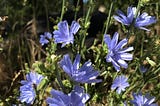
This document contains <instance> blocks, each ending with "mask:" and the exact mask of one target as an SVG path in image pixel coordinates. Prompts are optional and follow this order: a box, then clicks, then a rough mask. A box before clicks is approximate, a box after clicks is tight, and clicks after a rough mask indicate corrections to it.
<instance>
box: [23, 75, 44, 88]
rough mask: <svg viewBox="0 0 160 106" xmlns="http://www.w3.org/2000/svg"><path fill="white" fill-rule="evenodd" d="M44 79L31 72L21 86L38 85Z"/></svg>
mask: <svg viewBox="0 0 160 106" xmlns="http://www.w3.org/2000/svg"><path fill="white" fill-rule="evenodd" d="M43 78H44V77H43V76H42V75H40V74H38V73H36V72H30V73H28V74H27V75H26V80H22V81H21V84H23V85H29V84H31V85H33V84H35V85H38V84H39V83H40V82H41V81H42V79H43Z"/></svg>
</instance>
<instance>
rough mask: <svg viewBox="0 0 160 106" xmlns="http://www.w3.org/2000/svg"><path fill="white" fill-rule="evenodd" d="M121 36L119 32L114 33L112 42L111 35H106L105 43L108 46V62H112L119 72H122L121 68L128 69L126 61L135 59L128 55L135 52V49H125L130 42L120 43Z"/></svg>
mask: <svg viewBox="0 0 160 106" xmlns="http://www.w3.org/2000/svg"><path fill="white" fill-rule="evenodd" d="M118 37H119V34H118V33H117V32H115V33H114V36H113V38H112V40H111V38H110V36H109V35H106V34H105V35H104V41H105V43H106V44H107V46H108V54H107V56H106V61H107V62H112V64H113V66H114V68H115V69H116V70H117V71H120V66H121V67H123V68H127V67H128V64H127V63H126V62H125V60H127V61H129V60H132V59H133V55H132V54H129V53H126V52H129V51H132V50H133V47H127V48H123V47H124V46H125V45H126V44H127V42H128V40H127V39H123V40H121V41H120V42H119V43H118Z"/></svg>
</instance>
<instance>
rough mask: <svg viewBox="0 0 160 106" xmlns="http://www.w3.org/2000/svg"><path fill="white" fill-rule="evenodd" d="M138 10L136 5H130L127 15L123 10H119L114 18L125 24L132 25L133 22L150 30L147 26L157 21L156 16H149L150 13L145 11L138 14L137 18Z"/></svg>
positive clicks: (136, 25) (138, 26)
mask: <svg viewBox="0 0 160 106" xmlns="http://www.w3.org/2000/svg"><path fill="white" fill-rule="evenodd" d="M136 10H137V9H136V7H128V9H127V16H126V15H125V14H124V13H123V12H122V11H120V10H118V11H117V15H118V16H117V15H114V19H115V20H117V21H118V22H120V23H122V24H124V25H127V26H130V25H132V24H133V25H134V26H135V27H136V28H139V29H143V30H146V31H149V30H148V29H147V28H145V26H148V25H151V24H153V23H156V18H155V17H152V16H149V15H148V13H146V12H144V13H142V14H141V15H140V14H138V16H137V17H136V19H135V18H134V17H135V14H136Z"/></svg>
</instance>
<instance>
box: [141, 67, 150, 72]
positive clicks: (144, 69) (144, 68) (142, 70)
mask: <svg viewBox="0 0 160 106" xmlns="http://www.w3.org/2000/svg"><path fill="white" fill-rule="evenodd" d="M147 70H148V69H147V68H146V67H145V66H140V71H141V72H142V73H145V72H146V71H147Z"/></svg>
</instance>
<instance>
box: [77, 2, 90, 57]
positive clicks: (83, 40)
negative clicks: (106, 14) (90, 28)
mask: <svg viewBox="0 0 160 106" xmlns="http://www.w3.org/2000/svg"><path fill="white" fill-rule="evenodd" d="M92 4H93V1H92V0H90V6H89V9H88V12H87V15H86V18H85V23H84V26H85V31H84V33H83V34H84V36H82V37H83V38H82V42H81V47H80V49H81V53H82V54H83V51H84V50H83V49H84V44H85V39H86V32H87V30H86V26H87V24H88V21H89V15H90V13H91V11H92V7H93V6H92Z"/></svg>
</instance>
